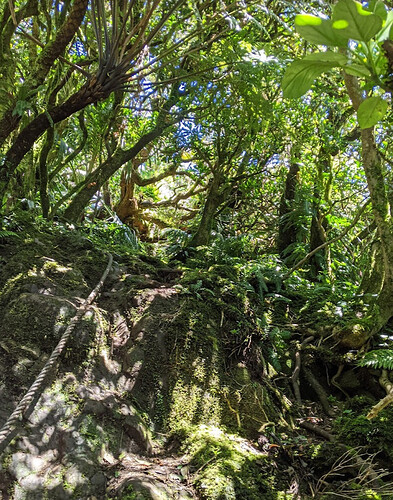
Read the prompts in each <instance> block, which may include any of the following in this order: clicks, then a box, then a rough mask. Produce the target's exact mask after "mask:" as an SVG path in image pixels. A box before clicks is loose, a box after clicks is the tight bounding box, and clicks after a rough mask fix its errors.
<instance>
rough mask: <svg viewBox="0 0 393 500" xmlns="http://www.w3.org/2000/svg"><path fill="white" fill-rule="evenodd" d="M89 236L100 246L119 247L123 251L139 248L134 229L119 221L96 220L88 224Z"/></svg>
mask: <svg viewBox="0 0 393 500" xmlns="http://www.w3.org/2000/svg"><path fill="white" fill-rule="evenodd" d="M89 238H90V239H91V240H92V241H93V242H95V243H97V244H98V245H99V246H100V247H103V246H104V247H105V246H108V245H109V246H112V247H114V248H116V247H120V248H122V249H123V250H125V251H136V250H138V248H139V243H138V239H137V237H136V234H135V231H133V230H132V229H130V228H129V227H128V226H126V225H125V224H122V223H121V222H120V221H117V222H106V221H96V222H95V223H91V225H89Z"/></svg>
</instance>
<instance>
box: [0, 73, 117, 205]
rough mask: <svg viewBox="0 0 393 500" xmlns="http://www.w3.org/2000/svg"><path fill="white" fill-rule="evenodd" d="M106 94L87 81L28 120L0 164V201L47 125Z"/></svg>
mask: <svg viewBox="0 0 393 500" xmlns="http://www.w3.org/2000/svg"><path fill="white" fill-rule="evenodd" d="M108 95H109V94H108V93H106V92H105V93H104V92H103V91H102V89H101V87H95V86H94V84H93V82H92V83H87V84H85V85H84V86H83V87H82V88H81V89H80V90H79V91H78V92H76V93H75V94H74V95H72V96H71V97H70V98H69V99H67V101H65V102H64V103H63V104H61V105H59V106H55V107H54V108H52V109H51V110H50V114H49V112H46V113H41V114H40V115H38V116H37V117H36V118H35V119H34V120H33V121H32V122H30V123H29V124H28V125H27V126H26V127H25V128H24V129H23V130H22V131H21V132H20V134H18V136H17V137H16V139H15V141H14V142H13V145H12V146H11V147H10V149H9V150H8V152H7V154H6V156H5V159H4V161H3V163H2V165H1V170H0V201H1V200H3V199H4V197H5V196H6V194H7V187H8V184H9V182H10V180H11V178H12V176H13V175H14V173H15V170H16V169H17V167H18V165H19V164H20V162H21V161H22V159H23V158H24V156H25V155H26V153H27V152H28V151H30V149H31V148H32V147H33V145H34V143H35V141H36V140H37V139H38V138H39V137H40V136H41V135H42V134H43V133H44V132H45V131H46V130H47V129H48V128H49V127H52V126H53V125H54V124H55V123H58V122H60V121H62V120H64V119H66V118H68V117H69V116H71V115H73V114H74V113H76V112H77V111H80V110H81V109H83V108H85V107H86V106H88V105H89V104H91V103H95V102H97V101H99V100H100V99H103V98H104V97H107V96H108ZM93 194H94V193H93Z"/></svg>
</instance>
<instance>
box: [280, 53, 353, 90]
mask: <svg viewBox="0 0 393 500" xmlns="http://www.w3.org/2000/svg"><path fill="white" fill-rule="evenodd" d="M346 63H347V58H346V57H345V56H343V55H342V54H336V53H335V52H331V51H327V52H316V53H314V54H310V55H308V56H306V57H305V58H304V59H301V60H300V61H294V62H293V63H292V64H291V65H290V66H289V67H288V68H287V70H286V72H285V75H284V78H283V80H282V84H281V85H282V89H283V95H284V97H285V98H289V99H296V98H297V97H301V96H302V95H303V94H305V93H306V92H307V90H309V89H310V87H311V85H312V83H313V81H314V80H315V78H317V77H318V76H319V75H321V74H322V73H324V72H325V71H329V70H331V69H332V68H334V67H336V66H344V65H345V64H346Z"/></svg>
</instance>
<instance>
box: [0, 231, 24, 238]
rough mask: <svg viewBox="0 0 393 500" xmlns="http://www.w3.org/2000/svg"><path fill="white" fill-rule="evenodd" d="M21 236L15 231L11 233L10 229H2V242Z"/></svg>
mask: <svg viewBox="0 0 393 500" xmlns="http://www.w3.org/2000/svg"><path fill="white" fill-rule="evenodd" d="M19 237H20V235H19V234H18V233H15V231H9V230H8V229H0V240H2V239H7V238H19Z"/></svg>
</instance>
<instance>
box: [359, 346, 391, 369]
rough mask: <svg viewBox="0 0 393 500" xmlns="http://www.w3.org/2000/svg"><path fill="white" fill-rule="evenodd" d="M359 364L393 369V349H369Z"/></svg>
mask: <svg viewBox="0 0 393 500" xmlns="http://www.w3.org/2000/svg"><path fill="white" fill-rule="evenodd" d="M358 365H359V366H367V367H369V368H383V369H384V370H393V351H392V350H391V349H379V350H376V351H369V352H367V353H366V354H365V355H364V357H363V359H360V360H359V361H358Z"/></svg>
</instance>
